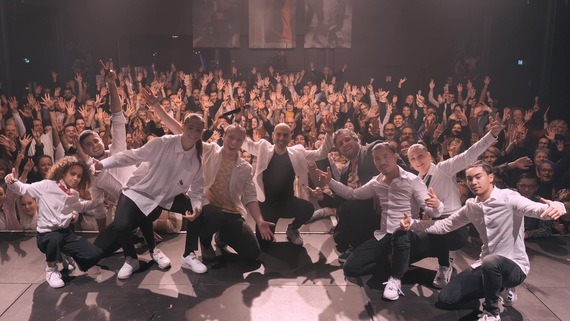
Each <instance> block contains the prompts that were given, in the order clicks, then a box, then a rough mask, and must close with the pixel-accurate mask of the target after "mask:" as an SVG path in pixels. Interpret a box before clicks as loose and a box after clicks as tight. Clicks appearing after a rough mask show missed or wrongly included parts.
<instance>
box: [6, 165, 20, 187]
mask: <svg viewBox="0 0 570 321" xmlns="http://www.w3.org/2000/svg"><path fill="white" fill-rule="evenodd" d="M4 180H5V181H6V184H8V185H11V184H14V183H16V182H17V181H18V172H16V169H15V168H12V174H10V175H8V176H6V178H4Z"/></svg>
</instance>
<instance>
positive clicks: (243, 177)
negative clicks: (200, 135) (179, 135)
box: [202, 143, 257, 215]
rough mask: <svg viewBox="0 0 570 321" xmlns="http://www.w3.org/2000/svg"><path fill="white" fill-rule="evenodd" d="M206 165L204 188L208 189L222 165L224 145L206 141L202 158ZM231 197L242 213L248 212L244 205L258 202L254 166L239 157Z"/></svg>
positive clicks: (233, 171) (231, 187)
mask: <svg viewBox="0 0 570 321" xmlns="http://www.w3.org/2000/svg"><path fill="white" fill-rule="evenodd" d="M202 163H203V164H204V165H205V166H204V187H205V189H204V190H208V189H209V188H210V187H211V186H212V184H214V181H215V180H216V176H217V175H218V171H219V170H220V167H221V166H222V147H220V146H219V145H218V144H210V143H204V153H203V158H202ZM229 192H230V199H231V200H232V203H233V204H234V206H236V207H237V208H238V209H239V211H240V213H242V215H243V214H246V213H247V211H246V209H245V206H244V205H247V204H249V203H251V202H257V193H256V192H255V184H254V183H253V168H252V167H251V165H250V164H249V163H248V162H246V161H244V160H243V159H242V158H241V157H238V158H237V160H236V162H235V164H234V167H233V169H232V173H231V176H230V181H229Z"/></svg>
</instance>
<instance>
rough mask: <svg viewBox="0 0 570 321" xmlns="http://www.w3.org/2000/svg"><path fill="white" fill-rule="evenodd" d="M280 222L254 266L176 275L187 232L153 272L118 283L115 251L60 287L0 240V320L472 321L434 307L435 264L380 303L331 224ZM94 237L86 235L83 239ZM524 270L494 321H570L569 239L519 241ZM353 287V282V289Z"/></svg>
mask: <svg viewBox="0 0 570 321" xmlns="http://www.w3.org/2000/svg"><path fill="white" fill-rule="evenodd" d="M282 221H283V222H281V221H280V223H279V225H278V231H280V232H281V233H278V234H277V243H276V244H274V246H273V247H272V248H271V249H270V250H268V251H267V252H264V253H263V254H262V255H261V257H260V260H259V263H258V264H246V263H244V262H241V261H239V260H236V259H235V258H234V257H232V256H231V255H227V256H225V257H224V258H223V259H222V260H221V261H219V262H216V263H209V264H208V267H209V271H208V273H206V274H203V275H196V274H194V273H192V272H190V271H187V270H182V269H181V268H180V255H181V253H182V251H183V248H184V238H185V235H183V234H181V235H167V236H165V237H164V239H163V241H162V243H161V244H159V246H158V247H159V248H160V249H161V250H162V251H163V252H164V253H165V254H166V255H168V256H169V257H170V258H171V260H172V268H171V269H169V270H167V271H161V270H159V269H158V267H157V266H156V264H154V263H145V262H150V256H149V255H148V253H146V254H143V255H140V256H139V259H140V260H141V261H142V268H141V271H139V272H138V273H135V274H134V275H133V276H132V277H131V278H130V279H129V280H127V281H118V280H117V278H116V272H117V271H118V269H119V268H120V266H121V265H122V262H123V259H122V255H121V254H115V255H114V256H112V257H110V258H106V259H105V260H103V261H102V262H101V265H103V266H104V267H106V268H108V269H105V268H101V267H94V268H92V269H91V270H89V271H88V273H85V274H84V273H79V272H76V273H74V274H73V275H72V276H70V277H66V278H65V281H66V286H65V287H63V288H61V289H52V288H50V287H49V286H48V285H47V283H46V282H45V272H44V269H45V256H44V255H43V254H42V253H40V251H39V250H38V249H37V247H36V242H35V237H34V236H33V234H25V233H0V259H1V265H0V298H1V299H0V320H6V321H19V320H38V321H39V320H41V321H45V320H81V321H83V320H121V321H123V320H239V321H242V320H244V321H245V320H264V321H266V320H287V321H290V320H321V321H330V320H378V321H380V320H390V321H393V320H407V321H409V320H421V321H425V320H476V319H477V318H476V313H474V312H472V311H468V310H460V311H444V310H438V309H437V308H435V307H434V305H433V304H434V302H435V301H436V297H437V293H438V290H435V289H434V288H432V287H431V281H432V280H433V277H434V275H435V270H434V269H435V268H436V265H437V262H436V260H435V259H426V260H423V261H421V262H418V263H417V264H414V266H415V267H414V268H412V269H411V270H410V271H409V272H408V273H407V274H406V277H405V278H404V280H403V290H404V293H405V296H403V297H400V299H399V300H398V301H395V302H387V301H383V300H382V298H381V297H382V288H383V286H382V282H384V281H385V279H381V278H380V277H366V278H362V279H350V280H346V279H345V277H344V275H343V272H342V269H341V265H340V264H339V263H338V261H337V253H336V252H335V250H334V242H333V240H332V238H331V235H330V234H328V231H329V230H330V228H331V227H332V224H331V223H330V220H328V219H326V220H323V221H319V222H315V223H313V224H311V225H308V226H306V227H304V228H303V234H302V235H303V238H304V240H305V245H304V246H302V247H299V246H295V245H292V244H290V243H288V242H287V241H286V240H285V235H284V234H283V232H284V230H285V228H286V224H287V222H288V220H282ZM85 236H86V237H88V238H93V236H92V235H85ZM479 246H480V241H478V239H471V240H470V243H469V244H468V245H467V246H466V247H465V248H464V249H462V250H461V251H458V252H457V257H456V260H455V263H454V267H455V268H456V269H459V270H463V269H465V268H466V267H467V266H468V265H469V264H470V263H472V262H473V261H475V259H476V256H477V254H478V248H479ZM527 252H528V254H529V257H530V261H531V273H530V275H529V277H528V278H527V280H526V281H525V282H524V284H523V285H521V286H519V287H518V288H517V293H518V301H517V303H516V305H515V306H514V307H511V308H506V309H505V310H504V311H503V312H502V314H501V318H502V320H537V321H538V320H540V321H548V320H570V304H568V299H569V298H570V277H569V275H570V264H569V263H570V253H569V252H570V238H567V237H552V238H550V239H544V240H540V241H531V242H528V243H527ZM359 284H360V285H359Z"/></svg>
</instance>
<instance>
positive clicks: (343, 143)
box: [335, 133, 360, 160]
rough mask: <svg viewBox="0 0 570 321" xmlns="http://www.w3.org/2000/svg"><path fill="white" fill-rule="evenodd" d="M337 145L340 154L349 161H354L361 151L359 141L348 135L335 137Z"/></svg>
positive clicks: (343, 134)
mask: <svg viewBox="0 0 570 321" xmlns="http://www.w3.org/2000/svg"><path fill="white" fill-rule="evenodd" d="M335 145H336V148H337V149H338V151H339V153H340V154H341V155H342V156H344V157H346V158H347V159H349V160H350V159H354V158H355V157H356V156H357V155H358V151H359V150H360V146H359V144H358V141H357V140H356V139H355V138H354V137H352V136H351V135H350V134H348V133H342V134H340V135H338V136H337V137H335Z"/></svg>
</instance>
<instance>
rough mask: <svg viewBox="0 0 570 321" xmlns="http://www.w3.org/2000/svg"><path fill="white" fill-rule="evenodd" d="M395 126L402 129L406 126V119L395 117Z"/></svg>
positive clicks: (399, 116) (400, 116)
mask: <svg viewBox="0 0 570 321" xmlns="http://www.w3.org/2000/svg"><path fill="white" fill-rule="evenodd" d="M393 122H394V125H396V127H397V128H400V127H402V125H403V124H404V117H402V115H395V116H394V119H393Z"/></svg>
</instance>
